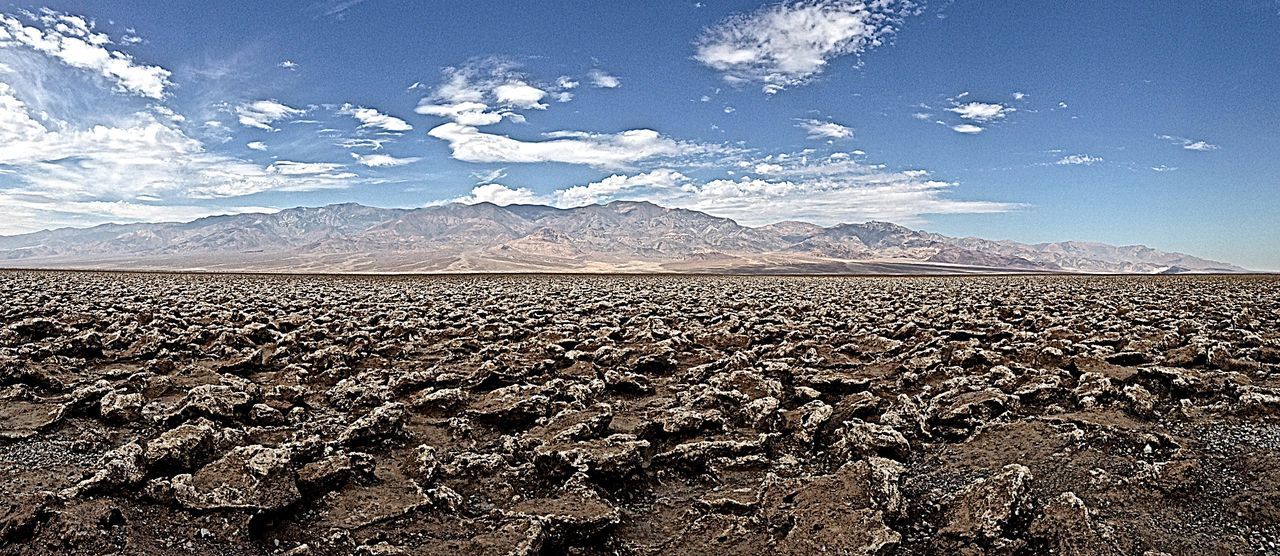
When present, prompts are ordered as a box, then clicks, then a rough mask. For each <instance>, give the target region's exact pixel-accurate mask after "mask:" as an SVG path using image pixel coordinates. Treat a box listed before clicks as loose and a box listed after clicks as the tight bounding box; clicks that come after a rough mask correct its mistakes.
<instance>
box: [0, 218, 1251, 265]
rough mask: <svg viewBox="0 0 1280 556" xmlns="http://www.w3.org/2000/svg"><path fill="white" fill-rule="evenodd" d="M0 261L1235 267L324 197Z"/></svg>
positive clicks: (860, 227)
mask: <svg viewBox="0 0 1280 556" xmlns="http://www.w3.org/2000/svg"><path fill="white" fill-rule="evenodd" d="M0 266H3V267H11V268H13V267H21V268H85V269H116V270H190V271H270V272H388V273H398V272H442V273H450V272H456V273H463V272H723V273H808V274H836V273H906V274H914V273H982V272H1036V271H1040V272H1097V273H1143V274H1150V273H1185V272H1243V271H1245V269H1243V268H1240V267H1238V266H1235V265H1231V264H1227V263H1222V262H1217V261H1211V260H1206V259H1201V258H1198V257H1194V256H1191V255H1186V254H1182V253H1171V252H1165V251H1158V250H1156V249H1152V248H1150V247H1145V246H1140V245H1132V246H1123V247H1117V246H1111V245H1105V244H1100V243H1086V242H1075V241H1065V242H1057V243H1041V244H1034V245H1030V244H1023V243H1017V242H1013V241H992V240H986V239H979V238H952V237H947V236H943V235H939V234H933V233H928V232H921V231H915V230H911V229H908V228H904V227H902V226H898V225H895V224H890V223H886V222H867V223H863V224H839V225H835V226H829V227H823V226H818V225H815V224H810V223H807V222H781V223H777V224H772V225H768V226H761V227H755V228H752V227H747V226H742V225H739V224H738V223H736V222H734V221H733V220H730V219H727V218H719V217H715V216H711V215H709V214H706V213H702V212H698V211H693V210H685V209H668V208H663V207H660V206H657V205H654V204H651V203H647V202H634V201H617V202H613V203H609V204H607V205H590V206H585V207H579V208H570V209H560V208H553V207H548V206H542V205H509V206H497V205H493V204H490V203H480V204H475V205H462V204H450V205H442V206H433V207H426V208H419V209H384V208H373V207H367V206H362V205H357V204H338V205H329V206H324V207H318V208H306V207H300V208H294V209H287V210H283V211H280V212H277V213H274V214H239V215H228V216H214V217H208V218H201V219H199V220H195V221H192V222H186V223H159V224H105V225H101V226H96V227H93V228H86V229H77V228H62V229H58V230H50V231H42V232H36V233H31V234H23V235H17V236H7V237H0Z"/></svg>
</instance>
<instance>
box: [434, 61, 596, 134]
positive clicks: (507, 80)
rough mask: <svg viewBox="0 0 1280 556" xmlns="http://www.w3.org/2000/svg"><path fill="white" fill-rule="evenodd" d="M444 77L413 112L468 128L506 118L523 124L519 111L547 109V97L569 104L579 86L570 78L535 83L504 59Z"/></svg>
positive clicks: (449, 71)
mask: <svg viewBox="0 0 1280 556" xmlns="http://www.w3.org/2000/svg"><path fill="white" fill-rule="evenodd" d="M441 73H442V76H443V79H442V81H441V83H440V84H439V85H437V86H436V87H435V89H433V90H432V93H431V95H430V96H427V97H424V98H423V99H422V100H421V101H420V102H419V103H418V107H417V108H416V109H415V110H414V111H415V112H417V113H419V114H425V115H428V116H437V117H441V118H448V119H450V120H453V121H454V122H457V123H459V124H462V125H466V126H485V125H491V124H496V123H498V122H500V121H502V120H503V118H506V119H508V120H511V121H513V122H523V121H524V116H523V115H522V114H521V113H520V111H522V110H545V109H547V104H546V103H544V102H542V101H543V99H545V98H547V97H551V98H554V99H556V100H557V101H559V102H568V101H569V100H572V98H573V95H572V94H570V93H569V92H568V91H569V90H570V89H573V88H575V87H577V86H578V82H577V81H575V80H573V79H572V78H570V77H568V76H560V77H559V78H557V79H556V80H555V81H553V82H551V83H546V84H544V83H538V82H535V81H534V80H533V79H532V78H531V77H529V76H528V75H526V74H525V73H523V72H521V71H520V69H519V64H517V63H516V62H514V61H512V60H510V59H507V58H502V57H488V58H478V59H475V60H471V61H470V62H468V63H466V64H463V65H461V66H457V67H454V66H450V67H446V68H444V69H443V70H441ZM420 87H421V86H419V87H415V88H420Z"/></svg>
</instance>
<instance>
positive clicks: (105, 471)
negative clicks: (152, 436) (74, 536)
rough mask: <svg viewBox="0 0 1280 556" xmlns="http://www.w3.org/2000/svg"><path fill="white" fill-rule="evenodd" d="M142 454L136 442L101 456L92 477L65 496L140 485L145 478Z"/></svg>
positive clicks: (69, 496)
mask: <svg viewBox="0 0 1280 556" xmlns="http://www.w3.org/2000/svg"><path fill="white" fill-rule="evenodd" d="M142 454H143V450H142V446H140V445H138V443H136V442H130V443H128V444H125V445H123V446H120V447H119V448H116V449H114V450H111V451H110V452H107V453H106V454H105V455H103V456H102V464H101V468H100V469H99V470H98V471H97V472H96V473H94V474H93V476H92V477H89V478H88V479H85V480H83V481H80V482H79V483H77V484H76V486H75V487H73V488H71V489H68V491H67V492H66V496H67V497H68V498H74V497H75V496H78V495H80V494H82V493H87V492H94V491H100V490H103V489H107V488H117V487H127V486H133V485H136V484H138V483H141V482H142V481H143V480H144V479H146V478H147V471H146V460H145V459H144V458H143V455H142Z"/></svg>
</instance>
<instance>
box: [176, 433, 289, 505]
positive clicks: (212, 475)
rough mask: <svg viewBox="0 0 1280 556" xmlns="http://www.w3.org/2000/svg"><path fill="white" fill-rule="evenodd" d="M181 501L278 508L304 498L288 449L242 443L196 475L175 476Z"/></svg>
mask: <svg viewBox="0 0 1280 556" xmlns="http://www.w3.org/2000/svg"><path fill="white" fill-rule="evenodd" d="M172 482H173V493H174V497H175V498H176V499H177V501H178V503H179V504H181V505H182V506H184V507H186V508H189V509H192V510H217V509H249V510H264V511H275V510H280V509H284V508H287V507H289V506H290V505H293V504H294V503H295V502H297V501H298V500H300V499H301V498H302V496H301V494H300V493H299V491H298V485H297V483H296V481H295V478H294V472H293V467H292V465H291V462H290V457H289V452H288V450H284V449H280V448H268V447H266V446H261V445H251V446H241V447H238V448H235V449H233V450H231V451H230V452H229V453H227V454H226V455H225V456H223V457H222V459H219V460H218V461H215V462H213V463H211V464H209V465H206V466H204V467H202V468H200V470H199V471H197V472H196V473H195V474H194V475H177V476H175V477H173V480H172Z"/></svg>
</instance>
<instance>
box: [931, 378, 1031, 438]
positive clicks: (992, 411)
mask: <svg viewBox="0 0 1280 556" xmlns="http://www.w3.org/2000/svg"><path fill="white" fill-rule="evenodd" d="M1017 402H1018V400H1017V398H1014V397H1012V396H1009V395H1007V394H1005V393H1004V392H1001V391H1000V390H997V389H995V388H987V389H983V390H977V391H972V392H964V391H959V390H951V391H948V392H945V393H943V394H940V395H938V396H936V397H934V398H933V399H932V400H929V409H928V413H929V416H930V424H931V425H933V427H934V428H935V429H937V430H940V431H942V432H945V433H948V434H950V435H952V436H965V435H967V434H969V433H970V432H972V431H973V429H974V427H977V426H979V425H982V424H984V423H987V422H988V421H990V420H991V419H993V418H995V417H996V416H999V415H1003V414H1004V413H1005V412H1007V411H1008V410H1009V409H1010V408H1011V407H1012V406H1014V405H1016V404H1017Z"/></svg>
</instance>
